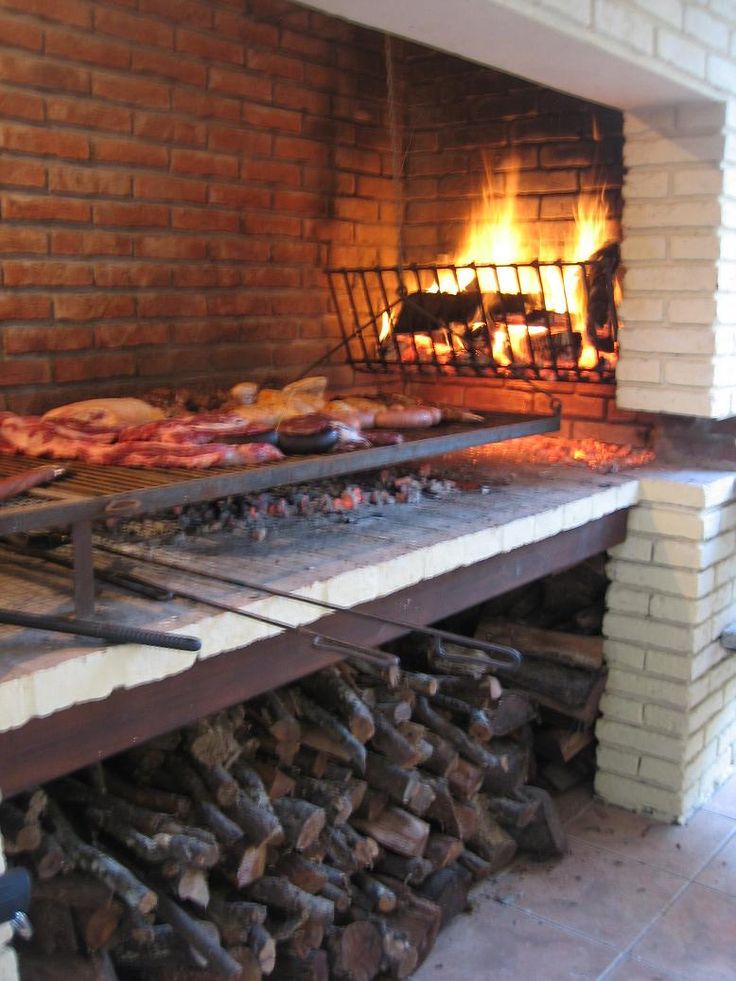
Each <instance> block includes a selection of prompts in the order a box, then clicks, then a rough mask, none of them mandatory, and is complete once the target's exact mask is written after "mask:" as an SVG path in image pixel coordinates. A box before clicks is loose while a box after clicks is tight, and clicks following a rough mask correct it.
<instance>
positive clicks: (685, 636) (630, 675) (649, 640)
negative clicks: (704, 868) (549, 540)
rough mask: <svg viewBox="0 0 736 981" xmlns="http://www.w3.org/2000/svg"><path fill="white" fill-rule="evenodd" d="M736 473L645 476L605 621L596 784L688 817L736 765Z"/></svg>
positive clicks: (622, 800) (633, 804) (608, 795)
mask: <svg viewBox="0 0 736 981" xmlns="http://www.w3.org/2000/svg"><path fill="white" fill-rule="evenodd" d="M735 529H736V474H734V473H723V472H713V471H698V472H695V471H683V470H671V471H661V470H660V471H657V472H655V471H652V473H651V474H649V475H647V474H646V473H644V474H643V475H642V480H641V487H640V499H639V504H638V505H637V506H636V507H635V508H633V509H632V511H631V512H630V515H629V534H628V537H627V539H626V541H625V542H624V543H623V544H622V545H620V546H618V547H617V548H615V549H613V550H612V552H611V562H610V563H609V570H608V571H609V576H610V578H611V586H610V588H609V590H608V594H607V603H608V612H607V613H606V617H605V620H604V624H603V631H604V635H605V642H604V652H605V657H606V660H607V663H608V665H609V672H610V673H609V679H608V685H607V688H606V692H605V694H604V696H603V700H602V702H601V709H602V712H603V716H602V718H601V719H600V720H599V722H598V725H597V729H596V734H597V736H598V739H599V748H598V773H597V776H596V790H597V792H598V793H599V794H600V795H601V796H602V797H603V798H604V799H606V800H608V801H611V802H612V803H615V804H620V805H621V806H623V807H627V808H630V809H633V810H637V811H646V812H648V813H652V814H654V815H656V816H657V817H660V818H663V819H666V820H683V819H685V818H686V817H687V816H688V814H689V813H690V812H691V811H692V810H693V808H694V807H696V806H697V805H698V804H700V803H702V802H703V801H704V800H706V799H707V798H708V797H709V796H710V794H711V793H712V792H713V788H714V787H715V786H716V785H717V784H718V783H720V782H722V781H723V780H724V779H725V778H726V776H728V775H729V773H731V772H732V770H733V768H734V762H736V761H735V760H734V749H735V747H736V654H733V653H731V652H730V651H727V650H726V649H725V648H723V647H722V646H721V644H720V642H719V636H720V634H721V632H722V630H723V628H724V627H725V626H726V625H727V624H728V623H729V622H730V621H731V620H733V619H734V618H735V617H736V603H735V602H734V572H735V571H736V555H735V554H734V547H735V546H736V531H735Z"/></svg>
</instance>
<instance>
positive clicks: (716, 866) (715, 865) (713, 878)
mask: <svg viewBox="0 0 736 981" xmlns="http://www.w3.org/2000/svg"><path fill="white" fill-rule="evenodd" d="M695 881H696V882H700V883H702V884H703V885H704V886H711V887H712V888H713V889H720V891H721V892H725V893H728V895H729V896H736V836H734V837H732V838H731V839H730V841H729V842H728V843H727V844H725V845H724V846H723V848H722V849H721V850H720V851H719V852H718V854H717V855H714V856H713V858H712V859H711V860H710V862H708V864H707V865H706V867H705V868H704V869H703V870H702V872H700V874H699V875H697V876H696V877H695Z"/></svg>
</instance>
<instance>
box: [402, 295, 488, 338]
mask: <svg viewBox="0 0 736 981" xmlns="http://www.w3.org/2000/svg"><path fill="white" fill-rule="evenodd" d="M480 305H481V295H480V293H478V292H472V293H471V292H465V293H423V292H417V293H409V295H408V296H407V297H405V299H404V302H403V303H402V305H401V312H400V313H399V316H398V319H397V321H396V326H395V328H394V330H395V332H396V333H397V334H427V333H431V332H432V331H433V330H438V329H439V328H441V327H449V325H450V324H467V323H469V322H470V321H472V320H474V319H475V315H476V312H477V311H478V309H479V307H480Z"/></svg>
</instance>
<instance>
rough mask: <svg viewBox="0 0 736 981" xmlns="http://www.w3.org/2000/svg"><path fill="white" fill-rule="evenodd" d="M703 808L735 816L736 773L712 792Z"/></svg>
mask: <svg viewBox="0 0 736 981" xmlns="http://www.w3.org/2000/svg"><path fill="white" fill-rule="evenodd" d="M705 810H708V811H715V812H716V813H717V814H726V815H727V816H728V817H732V818H736V774H734V776H732V777H731V778H730V780H727V781H726V782H725V783H724V784H723V786H722V787H721V788H720V789H719V790H717V791H716V792H715V794H713V796H712V797H711V799H710V800H709V801H708V803H707V804H706V805H705Z"/></svg>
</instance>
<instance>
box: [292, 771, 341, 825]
mask: <svg viewBox="0 0 736 981" xmlns="http://www.w3.org/2000/svg"><path fill="white" fill-rule="evenodd" d="M295 780H296V793H297V794H298V795H299V797H302V798H305V799H307V800H308V801H310V803H312V804H315V805H317V807H321V808H323V810H324V812H325V814H326V816H327V820H328V821H330V822H331V823H332V824H335V825H337V826H338V827H339V826H340V825H343V824H345V822H346V821H347V820H348V818H349V817H350V815H351V814H352V813H353V802H352V799H351V798H350V797H349V796H348V795H347V794H346V793H345V792H344V790H343V787H342V786H341V785H340V784H339V783H334V782H333V781H331V780H315V779H314V778H313V777H301V776H297V777H295ZM320 830H321V829H320Z"/></svg>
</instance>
